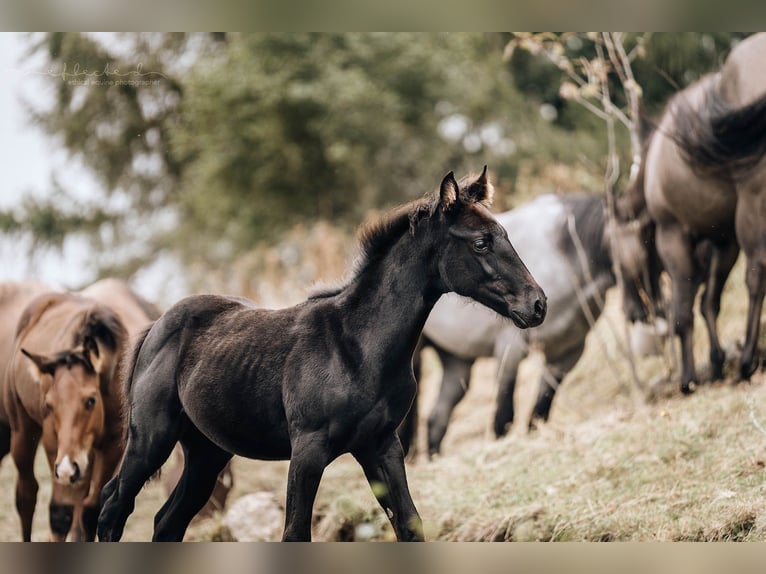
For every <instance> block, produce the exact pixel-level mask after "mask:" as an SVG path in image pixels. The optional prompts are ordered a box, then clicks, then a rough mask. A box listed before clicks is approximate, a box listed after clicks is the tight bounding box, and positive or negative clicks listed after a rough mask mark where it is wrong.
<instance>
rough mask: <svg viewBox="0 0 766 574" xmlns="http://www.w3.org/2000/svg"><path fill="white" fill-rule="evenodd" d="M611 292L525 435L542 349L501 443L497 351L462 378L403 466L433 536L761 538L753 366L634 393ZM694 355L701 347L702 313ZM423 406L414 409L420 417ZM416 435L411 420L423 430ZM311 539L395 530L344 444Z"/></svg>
mask: <svg viewBox="0 0 766 574" xmlns="http://www.w3.org/2000/svg"><path fill="white" fill-rule="evenodd" d="M742 268H743V265H742V262H741V261H740V263H739V264H738V266H737V267H736V268H735V272H734V274H733V276H732V278H731V280H730V282H729V285H728V289H727V293H726V294H725V296H724V308H723V311H722V317H721V334H722V339H723V340H724V341H735V340H739V339H741V338H742V334H743V330H744V313H745V308H746V297H745V295H744V288H743V287H742V277H743V269H742ZM617 303H618V297H617V294H616V293H611V294H610V297H609V299H608V302H607V311H606V313H605V317H603V318H602V319H601V320H600V321H599V324H598V325H597V328H596V330H595V332H594V333H592V334H591V335H590V336H589V339H588V345H587V349H586V353H585V356H584V357H583V360H582V361H581V362H580V363H579V364H578V366H577V368H576V369H575V370H574V371H573V372H572V373H571V374H570V376H569V377H568V378H567V379H566V380H565V382H564V384H563V385H562V388H561V389H560V391H559V394H558V396H557V398H556V402H555V403H554V407H553V410H552V413H551V421H550V422H549V423H548V424H547V425H545V426H544V427H543V428H541V429H540V431H538V432H537V433H535V434H534V435H527V434H525V433H524V432H523V429H522V426H523V424H522V423H523V421H524V420H525V416H524V413H526V412H529V410H530V409H531V404H532V401H533V398H534V395H535V393H536V388H535V387H536V380H537V375H538V373H539V370H540V357H538V356H532V357H531V358H530V359H529V360H528V361H527V362H526V363H525V364H524V365H523V366H522V371H521V375H520V382H519V386H518V388H517V397H518V400H519V405H520V406H519V409H518V411H519V412H520V416H519V420H518V421H517V422H518V423H519V424H517V426H516V427H515V428H514V429H513V432H512V433H511V434H510V435H509V436H508V437H506V438H505V439H503V440H500V441H495V440H493V439H492V438H491V434H490V433H491V431H490V428H491V418H492V412H493V409H494V392H495V390H494V388H493V387H494V383H493V380H494V376H493V374H494V373H493V370H494V364H493V362H492V361H491V360H488V359H487V360H482V361H479V362H478V363H477V365H476V366H475V368H474V373H473V375H474V376H473V384H472V386H471V388H470V390H469V392H468V395H467V396H466V399H465V400H464V401H463V403H461V404H460V405H459V406H458V408H457V409H456V411H455V414H454V417H453V424H452V425H451V426H450V429H449V432H448V434H447V437H446V439H445V441H444V444H443V452H444V454H443V456H442V457H441V458H439V459H438V460H436V461H434V462H432V463H428V462H426V461H424V460H422V459H419V460H417V461H416V462H414V463H412V464H410V465H409V468H408V476H409V480H410V486H411V490H412V494H413V498H414V499H415V502H416V504H417V506H418V509H419V510H420V513H421V515H422V517H423V520H424V523H425V528H426V535H427V538H428V539H430V540H447V541H452V540H474V541H484V540H557V541H559V540H561V541H564V540H572V541H581V540H589V541H596V540H604V541H607V540H610V541H611V540H619V541H649V540H657V541H692V540H694V541H701V540H706V541H707V540H709V541H714V540H715V541H724V540H747V541H766V387H764V378H765V375H764V374H763V372H760V373H757V374H756V375H755V376H754V377H753V381H752V383H750V384H745V385H740V386H733V385H731V384H730V383H719V384H717V385H712V386H704V387H702V388H700V389H699V390H698V392H697V393H695V394H694V395H693V396H691V397H681V396H679V395H678V394H677V392H674V393H673V394H672V396H670V397H668V398H663V399H659V400H657V401H655V402H653V403H650V404H646V405H637V404H636V403H635V402H634V400H633V398H632V397H631V393H630V378H629V376H628V370H627V364H626V361H625V360H624V358H623V357H622V356H621V355H620V353H619V351H618V349H619V345H618V343H617V340H618V338H619V336H621V335H622V333H623V330H622V323H621V320H622V319H621V318H620V313H619V310H618V308H617ZM697 325H698V329H697V332H696V336H697V340H698V346H697V349H696V352H697V357H698V363H699V364H700V365H702V364H704V363H706V359H705V357H706V356H707V345H706V341H705V338H706V337H705V333H704V329H703V328H702V323H701V321H698V323H697ZM426 369H427V376H426V379H425V381H424V382H423V399H422V401H421V409H422V411H423V415H426V414H427V412H428V410H429V408H430V405H431V403H432V401H433V399H434V393H435V386H436V383H437V382H438V380H439V377H440V368H439V366H438V364H437V361H436V360H435V356H434V355H432V354H431V355H428V357H427V358H426ZM665 369H666V365H665V363H664V362H663V361H661V360H658V359H652V360H642V361H641V362H640V365H639V370H640V372H641V375H642V377H644V378H645V379H646V380H649V379H651V378H652V377H654V376H657V375H660V374H663V373H664V371H665ZM421 418H422V419H425V416H423V417H421ZM421 435H422V433H421ZM39 462H40V465H39V467H40V472H39V473H38V476H39V477H41V485H42V489H41V496H40V500H41V504H40V507H39V510H38V515H37V516H36V522H35V529H34V533H35V537H36V539H38V540H40V539H45V538H46V537H47V529H46V528H47V527H46V521H47V511H46V510H45V506H44V504H45V503H47V497H48V494H47V493H48V490H47V485H48V481H47V479H45V478H43V477H45V476H46V475H47V472H46V469H45V468H44V464H43V463H42V459H41V460H40V461H39ZM234 472H235V488H234V491H233V492H232V494H231V498H230V500H235V499H236V498H237V497H238V496H241V495H243V494H246V493H248V492H253V491H258V490H269V491H273V492H276V493H277V495H278V498H279V499H280V500H284V488H285V486H284V484H285V477H286V473H287V463H266V462H258V461H249V460H244V459H236V460H235V466H234ZM14 479H15V473H14V470H13V468H12V464H11V462H10V460H5V461H4V462H3V464H2V467H0V486H1V487H2V488H1V489H0V492H2V493H3V500H0V539H2V540H17V539H18V526H17V518H16V516H15V511H14V510H13V503H12V500H13V494H12V484H13V481H14ZM163 499H164V493H163V492H162V488H161V486H160V485H159V483H157V484H150V485H149V486H147V487H146V488H145V490H144V491H143V492H142V494H141V496H140V497H139V499H138V502H137V506H136V511H135V513H134V514H133V516H132V517H131V519H130V520H129V522H128V528H127V531H126V536H125V539H127V540H146V539H149V538H150V536H151V526H152V516H153V513H154V512H156V510H157V509H158V508H159V507H160V506H161V504H162V501H163ZM315 515H316V523H315V528H314V536H315V539H319V540H337V539H349V538H351V537H353V533H354V526H355V525H357V524H359V523H363V522H364V523H369V524H371V525H373V526H374V527H375V529H376V530H377V535H376V537H375V538H376V539H382V540H390V539H392V532H391V529H390V527H389V525H388V523H387V520H386V519H385V516H384V515H383V513H382V511H381V510H380V509H379V508H378V506H377V504H376V502H375V501H374V499H373V496H372V494H371V492H370V489H369V487H368V486H367V485H366V483H365V480H364V478H363V475H362V472H361V470H360V469H359V468H358V466H357V465H356V463H354V462H353V460H351V459H350V458H348V457H342V458H341V459H339V460H337V461H336V462H334V463H333V464H332V465H331V466H330V467H329V468H328V469H327V471H326V473H325V477H324V479H323V481H322V485H321V488H320V492H319V495H318V498H317V503H316V507H315ZM222 538H223V539H225V538H226V532H225V531H224V529H223V528H222V527H221V525H220V519H219V518H213V519H210V520H208V521H205V522H202V523H200V524H198V525H195V526H194V527H193V528H192V529H191V530H190V531H189V533H188V536H187V539H188V540H216V539H222Z"/></svg>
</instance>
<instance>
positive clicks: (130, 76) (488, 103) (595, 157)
mask: <svg viewBox="0 0 766 574" xmlns="http://www.w3.org/2000/svg"><path fill="white" fill-rule="evenodd" d="M742 36H743V34H732V33H673V34H669V33H668V34H664V33H654V34H628V35H626V37H625V40H624V43H625V46H626V47H627V48H628V49H631V48H634V50H633V55H634V56H635V59H634V61H633V64H632V66H633V71H634V73H635V75H636V80H637V82H638V83H639V84H640V86H641V87H642V90H643V106H644V108H645V112H646V113H647V114H648V115H649V116H651V115H652V114H657V113H659V111H660V110H661V109H662V106H663V104H664V103H665V101H666V100H667V98H668V97H669V96H670V95H671V94H672V93H674V92H675V91H676V90H678V89H680V88H682V87H684V86H686V85H688V84H689V83H691V82H693V81H694V80H695V79H697V78H698V77H699V76H700V75H702V74H704V73H705V72H708V71H710V70H712V69H715V68H717V67H718V66H719V65H720V63H721V62H722V60H723V58H724V57H725V55H726V53H727V52H728V50H729V49H730V47H731V45H732V43H733V42H736V41H738V40H739V39H740V38H741V37H742ZM512 38H513V35H512V34H501V33H465V34H462V33H460V34H459V33H441V34H439V33H428V34H424V33H418V34H415V33H379V34H371V33H341V34H298V33H294V34H266V33H251V34H234V33H199V34H166V33H148V34H136V33H109V34H91V33H86V34H81V33H40V34H15V33H13V34H12V33H6V34H2V35H0V69H2V70H3V74H4V81H3V82H2V83H0V149H1V150H2V154H0V166H1V168H2V172H3V175H4V177H3V186H2V191H1V192H0V233H2V235H1V237H2V239H1V240H0V265H1V267H0V268H1V269H2V271H0V275H1V276H2V277H1V278H2V279H21V278H26V277H28V278H36V279H39V280H42V281H44V282H46V283H48V284H51V285H56V286H59V287H64V288H75V289H76V288H80V287H82V286H84V285H87V284H89V283H91V282H93V281H94V280H95V279H97V278H99V277H103V276H107V275H111V276H119V277H123V278H126V279H129V280H131V282H132V283H133V285H134V286H135V287H136V288H137V289H138V290H139V291H141V292H142V293H143V294H144V295H145V296H147V297H149V298H151V299H153V300H155V301H157V302H158V303H159V304H160V305H162V306H167V305H169V304H171V303H173V302H174V301H176V300H177V299H178V298H180V297H181V296H183V295H185V294H187V293H191V292H199V291H217V292H235V293H241V294H244V295H247V296H249V297H253V298H255V299H256V300H258V301H259V302H260V303H261V304H263V305H267V306H280V305H286V304H290V303H294V302H296V301H299V300H301V299H302V298H304V297H305V294H306V289H307V288H308V287H310V286H311V285H312V284H313V283H315V282H317V281H328V280H329V281H332V280H337V279H339V278H341V277H342V276H343V274H344V273H345V269H346V266H347V264H348V262H349V260H350V259H351V258H352V257H353V253H354V247H355V240H354V229H355V228H356V226H357V225H358V224H360V223H361V222H362V221H363V220H365V219H366V218H367V217H369V216H370V215H371V214H373V213H374V212H376V211H379V210H384V209H387V208H389V207H391V206H393V205H395V204H397V203H401V202H403V201H407V200H410V199H414V198H416V197H419V196H422V195H423V194H424V193H427V192H430V191H432V190H433V189H434V188H435V187H436V186H437V185H438V182H439V181H440V179H441V177H442V176H443V175H444V174H445V173H446V172H447V171H450V170H454V171H455V172H456V174H457V175H458V176H461V175H463V174H465V173H466V172H468V171H477V170H480V169H481V167H482V166H483V165H484V164H488V165H489V167H490V172H491V176H492V178H493V180H494V181H495V182H496V187H497V190H498V194H497V199H496V204H495V209H496V210H497V211H500V210H503V209H507V208H511V207H513V206H514V205H518V204H520V203H522V202H524V201H526V200H527V199H529V198H531V197H533V196H535V195H537V194H539V193H542V192H549V191H581V190H588V191H602V190H603V188H604V184H603V174H604V164H605V157H606V155H607V144H606V135H605V129H604V122H603V121H602V120H601V119H600V118H598V117H596V115H594V114H593V113H591V112H590V111H589V110H587V109H586V108H584V107H583V106H581V105H579V103H577V102H574V101H571V100H567V99H565V98H564V97H562V95H561V93H562V92H561V89H560V88H561V84H562V71H561V70H560V69H559V68H558V67H556V66H555V65H554V64H553V63H551V60H550V58H547V57H545V56H544V55H542V54H539V53H535V51H534V50H514V51H513V52H511V51H510V50H507V49H506V48H507V46H508V43H509V41H510V40H511V39H512ZM562 38H564V37H562ZM559 45H560V46H561V48H560V49H561V50H563V52H564V53H565V56H566V57H567V58H568V59H569V60H570V61H574V62H576V61H578V59H583V58H584V59H589V58H592V57H593V56H594V45H593V42H592V41H591V40H590V39H589V36H588V35H587V34H572V35H568V36H566V37H565V38H564V39H562V40H561V41H560V42H559ZM635 48H639V49H635ZM619 97H620V94H619V93H618V91H617V90H615V98H616V100H617V103H618V104H619V103H620V102H619ZM617 147H618V152H619V154H620V155H621V157H622V158H623V161H622V162H621V165H622V166H623V170H622V172H623V178H622V180H620V181H621V184H620V185H618V188H620V187H621V185H622V184H624V181H625V180H626V177H627V175H626V174H627V171H628V170H627V167H626V166H629V165H630V145H629V137H628V134H627V131H626V130H622V131H620V130H618V133H617ZM622 187H624V185H622ZM618 191H619V189H618Z"/></svg>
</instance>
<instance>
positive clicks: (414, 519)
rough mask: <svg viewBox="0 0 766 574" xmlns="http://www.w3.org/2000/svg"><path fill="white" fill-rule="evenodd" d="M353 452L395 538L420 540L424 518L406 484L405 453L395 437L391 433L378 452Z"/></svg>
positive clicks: (404, 540) (411, 540)
mask: <svg viewBox="0 0 766 574" xmlns="http://www.w3.org/2000/svg"><path fill="white" fill-rule="evenodd" d="M353 455H354V457H355V458H356V460H357V461H358V462H359V464H360V465H361V466H362V469H363V470H364V475H365V476H366V477H367V482H369V483H370V488H372V492H373V493H374V494H375V498H377V499H378V502H379V503H380V505H381V506H382V507H383V510H384V511H385V512H386V514H387V516H388V519H389V520H390V521H391V526H393V528H394V532H395V533H396V539H397V540H399V541H401V542H422V541H423V522H422V520H421V519H420V515H419V514H418V511H417V509H416V508H415V503H414V502H413V501H412V496H411V495H410V489H409V486H407V475H406V473H405V470H404V454H403V452H402V447H401V445H400V444H399V440H398V439H397V437H393V440H390V441H389V444H388V446H387V447H386V448H385V449H384V450H383V451H382V452H380V453H376V452H375V451H373V450H368V451H363V452H354V453H353Z"/></svg>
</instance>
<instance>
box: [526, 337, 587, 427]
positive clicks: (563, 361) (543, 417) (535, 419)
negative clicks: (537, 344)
mask: <svg viewBox="0 0 766 574" xmlns="http://www.w3.org/2000/svg"><path fill="white" fill-rule="evenodd" d="M584 350H585V340H584V339H583V340H582V341H580V344H579V345H577V346H576V347H574V348H571V349H569V350H568V351H567V352H566V353H564V354H563V355H560V356H557V357H555V358H548V357H546V364H545V372H543V374H542V376H541V377H540V383H539V390H538V392H537V401H535V406H534V408H533V409H532V415H531V416H530V417H529V430H530V431H533V430H536V429H537V426H538V424H539V423H540V422H547V421H548V416H549V415H550V412H551V405H552V404H553V398H554V397H555V396H556V391H557V390H558V388H559V385H561V382H562V381H563V380H564V377H566V376H567V374H568V373H569V371H571V370H572V369H573V368H574V366H575V365H576V364H577V361H579V360H580V357H582V353H583V351H584Z"/></svg>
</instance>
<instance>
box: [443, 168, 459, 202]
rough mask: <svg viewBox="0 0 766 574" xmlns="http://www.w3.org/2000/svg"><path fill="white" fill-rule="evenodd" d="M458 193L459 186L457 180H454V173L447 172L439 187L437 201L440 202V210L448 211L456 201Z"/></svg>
mask: <svg viewBox="0 0 766 574" xmlns="http://www.w3.org/2000/svg"><path fill="white" fill-rule="evenodd" d="M459 193H460V187H459V186H458V184H457V181H455V174H454V173H453V172H449V173H448V174H447V175H445V176H444V179H443V180H442V184H441V186H440V187H439V203H440V204H441V208H442V211H449V210H450V209H451V208H452V206H453V205H455V204H456V203H457V201H458V194H459Z"/></svg>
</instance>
